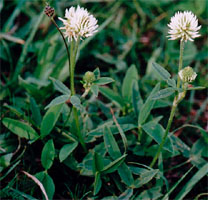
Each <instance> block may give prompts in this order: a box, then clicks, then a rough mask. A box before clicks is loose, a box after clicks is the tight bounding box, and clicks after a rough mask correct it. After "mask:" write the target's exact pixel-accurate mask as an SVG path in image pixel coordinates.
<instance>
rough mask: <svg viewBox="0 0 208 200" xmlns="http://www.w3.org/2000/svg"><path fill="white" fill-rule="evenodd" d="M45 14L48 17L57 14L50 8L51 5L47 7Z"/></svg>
mask: <svg viewBox="0 0 208 200" xmlns="http://www.w3.org/2000/svg"><path fill="white" fill-rule="evenodd" d="M44 12H45V14H46V15H47V16H48V17H52V16H53V15H54V13H55V10H54V8H52V7H50V6H49V5H46V7H45V9H44Z"/></svg>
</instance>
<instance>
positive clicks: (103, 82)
mask: <svg viewBox="0 0 208 200" xmlns="http://www.w3.org/2000/svg"><path fill="white" fill-rule="evenodd" d="M111 82H114V80H113V79H112V78H109V77H101V78H99V79H98V80H96V81H94V83H95V84H96V85H106V84H108V83H111Z"/></svg>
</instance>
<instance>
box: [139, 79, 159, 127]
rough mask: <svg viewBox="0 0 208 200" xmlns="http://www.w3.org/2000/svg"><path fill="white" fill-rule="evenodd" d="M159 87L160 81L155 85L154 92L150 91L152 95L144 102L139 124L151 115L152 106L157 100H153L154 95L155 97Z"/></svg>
mask: <svg viewBox="0 0 208 200" xmlns="http://www.w3.org/2000/svg"><path fill="white" fill-rule="evenodd" d="M159 89H160V84H159V83H158V84H157V85H156V86H155V87H154V89H153V90H152V92H151V93H150V95H149V97H148V98H147V100H146V101H145V103H144V104H143V106H142V108H141V111H140V113H139V119H138V124H139V125H142V124H143V123H144V122H145V121H146V119H147V117H148V116H149V114H150V112H151V110H152V108H153V107H154V104H155V101H156V100H153V99H152V97H153V95H155V94H156V93H157V92H158V90H159Z"/></svg>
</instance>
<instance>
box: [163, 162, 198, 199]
mask: <svg viewBox="0 0 208 200" xmlns="http://www.w3.org/2000/svg"><path fill="white" fill-rule="evenodd" d="M193 168H194V166H193V167H191V169H189V170H188V171H187V172H186V173H185V174H184V175H183V176H182V177H181V178H180V180H179V181H178V182H177V183H176V184H175V185H174V186H173V187H172V188H171V189H170V190H169V191H168V193H167V194H166V195H165V196H164V197H163V199H162V200H167V199H168V196H169V195H170V193H171V192H173V190H175V188H176V187H177V186H178V185H179V183H180V182H181V181H182V180H183V179H184V178H185V177H186V176H187V175H188V174H189V172H190V171H191V170H192V169H193Z"/></svg>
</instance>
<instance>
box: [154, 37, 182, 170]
mask: <svg viewBox="0 0 208 200" xmlns="http://www.w3.org/2000/svg"><path fill="white" fill-rule="evenodd" d="M183 51H184V41H182V40H181V41H180V57H179V66H178V72H179V71H180V70H181V69H182V66H183ZM180 81H181V80H180V77H179V76H178V80H177V88H179V87H180ZM184 96H185V93H184ZM184 96H183V97H180V98H179V94H178V95H176V96H175V98H174V101H173V105H172V108H171V113H170V117H169V119H168V124H167V127H166V129H165V134H164V136H163V138H162V142H161V143H160V146H159V148H158V150H157V153H156V154H155V156H154V158H153V160H152V162H151V164H150V167H153V166H154V164H155V163H156V161H157V159H158V157H159V155H160V152H161V151H162V149H163V146H164V144H165V142H166V139H167V136H168V132H169V130H170V127H171V124H172V122H173V117H174V115H175V111H176V108H177V106H178V103H179V102H180V101H181V100H182V99H183V98H184Z"/></svg>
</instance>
